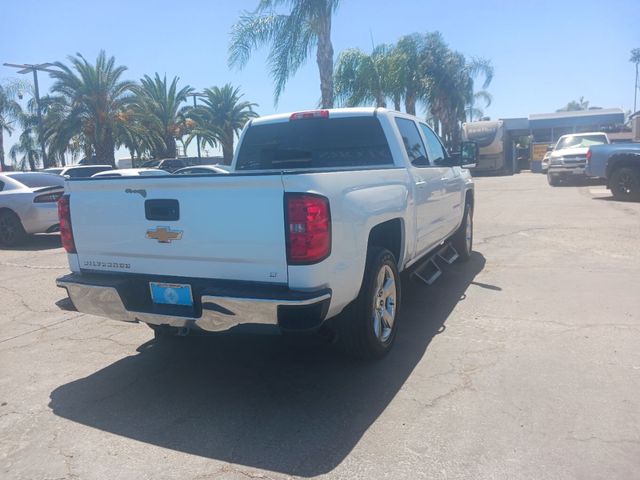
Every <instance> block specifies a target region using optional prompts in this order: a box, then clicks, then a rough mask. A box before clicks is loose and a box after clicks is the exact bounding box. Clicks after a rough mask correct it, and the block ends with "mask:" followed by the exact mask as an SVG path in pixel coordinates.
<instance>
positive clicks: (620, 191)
mask: <svg viewBox="0 0 640 480" xmlns="http://www.w3.org/2000/svg"><path fill="white" fill-rule="evenodd" d="M610 188H611V193H613V196H614V197H615V198H616V199H617V200H625V201H629V200H636V201H637V200H640V169H637V168H632V167H621V168H618V169H617V170H614V172H613V173H612V174H611V182H610Z"/></svg>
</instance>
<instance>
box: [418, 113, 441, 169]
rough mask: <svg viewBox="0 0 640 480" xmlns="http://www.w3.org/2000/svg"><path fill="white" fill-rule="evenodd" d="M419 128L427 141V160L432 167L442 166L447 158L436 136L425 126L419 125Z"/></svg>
mask: <svg viewBox="0 0 640 480" xmlns="http://www.w3.org/2000/svg"><path fill="white" fill-rule="evenodd" d="M420 128H421V129H422V133H423V134H424V137H425V138H426V139H427V145H428V146H429V153H430V157H429V158H430V159H431V162H432V163H433V164H434V165H442V164H443V162H444V160H445V159H446V158H447V153H446V152H445V150H444V147H443V146H442V143H440V140H438V137H437V136H436V134H435V133H434V132H433V130H431V129H430V128H429V127H428V126H427V125H425V124H424V123H421V124H420Z"/></svg>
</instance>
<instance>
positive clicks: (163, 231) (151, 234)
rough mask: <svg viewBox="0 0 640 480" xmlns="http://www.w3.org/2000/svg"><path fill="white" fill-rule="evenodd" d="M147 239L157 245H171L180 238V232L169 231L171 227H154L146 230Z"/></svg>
mask: <svg viewBox="0 0 640 480" xmlns="http://www.w3.org/2000/svg"><path fill="white" fill-rule="evenodd" d="M147 238H151V239H153V240H157V241H158V243H171V242H172V241H174V240H180V239H181V238H182V230H171V227H156V228H155V229H151V230H147Z"/></svg>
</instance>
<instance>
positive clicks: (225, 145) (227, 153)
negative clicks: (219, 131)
mask: <svg viewBox="0 0 640 480" xmlns="http://www.w3.org/2000/svg"><path fill="white" fill-rule="evenodd" d="M222 158H223V162H224V164H225V165H231V161H232V160H233V128H229V127H226V128H225V129H224V142H222Z"/></svg>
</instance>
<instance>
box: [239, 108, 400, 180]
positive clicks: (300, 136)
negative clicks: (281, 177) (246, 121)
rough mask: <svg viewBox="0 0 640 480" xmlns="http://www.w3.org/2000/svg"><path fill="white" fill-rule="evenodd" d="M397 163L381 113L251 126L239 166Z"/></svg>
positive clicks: (268, 167) (284, 167)
mask: <svg viewBox="0 0 640 480" xmlns="http://www.w3.org/2000/svg"><path fill="white" fill-rule="evenodd" d="M392 164H393V157H392V155H391V151H390V149H389V145H388V143H387V139H386V137H385V135H384V132H383V130H382V126H381V125H380V122H379V120H378V119H377V118H375V117H349V118H309V119H300V120H290V121H288V122H282V123H268V124H264V125H252V126H250V127H249V128H248V129H247V131H246V132H245V134H244V137H243V139H242V143H241V145H240V150H239V152H238V160H237V162H236V170H287V169H295V168H311V169H315V168H340V167H361V166H375V165H380V166H383V165H392Z"/></svg>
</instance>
